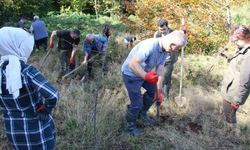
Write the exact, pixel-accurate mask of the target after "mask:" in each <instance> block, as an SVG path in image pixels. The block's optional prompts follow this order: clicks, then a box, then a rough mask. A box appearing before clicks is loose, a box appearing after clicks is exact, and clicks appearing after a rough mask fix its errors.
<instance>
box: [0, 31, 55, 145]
mask: <svg viewBox="0 0 250 150" xmlns="http://www.w3.org/2000/svg"><path fill="white" fill-rule="evenodd" d="M33 46H34V37H33V35H31V34H30V33H28V32H26V31H25V30H23V29H20V28H13V27H3V28H1V29H0V56H1V59H0V106H1V107H2V111H3V114H4V121H5V128H6V134H7V137H8V139H9V141H10V142H11V144H12V145H13V147H14V148H15V149H18V150H19V149H25V150H31V149H32V150H40V149H41V150H50V149H54V147H55V142H56V134H55V127H54V122H53V118H52V117H51V115H50V113H51V111H52V108H54V107H55V105H56V102H57V100H58V92H57V90H56V89H55V88H54V87H52V85H51V84H49V83H48V81H47V80H46V79H45V78H44V77H43V76H42V75H41V73H40V72H39V71H38V70H37V69H36V68H35V67H34V66H32V65H29V64H27V60H28V58H29V56H30V54H31V52H32V49H33Z"/></svg>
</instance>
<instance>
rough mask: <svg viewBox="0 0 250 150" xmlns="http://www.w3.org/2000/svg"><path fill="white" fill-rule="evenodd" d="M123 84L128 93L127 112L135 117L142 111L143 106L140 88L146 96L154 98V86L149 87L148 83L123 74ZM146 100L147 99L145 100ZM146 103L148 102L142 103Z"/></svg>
mask: <svg viewBox="0 0 250 150" xmlns="http://www.w3.org/2000/svg"><path fill="white" fill-rule="evenodd" d="M122 78H123V82H124V84H125V86H126V89H127V91H128V95H129V99H130V102H131V103H130V105H129V107H128V109H129V111H130V112H131V113H133V114H134V115H137V114H139V113H140V111H141V110H142V106H143V96H142V94H141V87H143V88H144V89H145V90H146V94H147V95H148V96H149V97H151V98H152V99H153V98H154V94H155V89H156V86H155V85H151V84H149V83H148V82H146V81H144V80H143V79H141V78H138V77H131V76H128V75H125V74H122ZM145 100H148V99H145ZM145 103H148V102H144V104H145Z"/></svg>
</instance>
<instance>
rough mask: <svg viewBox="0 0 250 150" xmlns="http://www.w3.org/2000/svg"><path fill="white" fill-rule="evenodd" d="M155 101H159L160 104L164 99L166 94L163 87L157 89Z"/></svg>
mask: <svg viewBox="0 0 250 150" xmlns="http://www.w3.org/2000/svg"><path fill="white" fill-rule="evenodd" d="M158 100H159V101H158ZM154 101H158V102H159V103H160V104H161V103H162V102H163V101H164V94H163V92H162V90H161V89H157V91H156V92H155V96H154Z"/></svg>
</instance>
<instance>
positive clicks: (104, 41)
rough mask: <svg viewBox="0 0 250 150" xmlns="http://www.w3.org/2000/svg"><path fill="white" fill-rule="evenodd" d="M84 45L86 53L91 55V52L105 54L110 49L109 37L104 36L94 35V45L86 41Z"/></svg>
mask: <svg viewBox="0 0 250 150" xmlns="http://www.w3.org/2000/svg"><path fill="white" fill-rule="evenodd" d="M83 45H84V46H83V50H84V52H85V53H88V54H90V53H91V52H99V53H102V54H105V53H106V49H107V47H108V37H106V36H104V35H94V41H93V42H92V43H90V42H88V41H87V40H86V39H85V40H84V41H83Z"/></svg>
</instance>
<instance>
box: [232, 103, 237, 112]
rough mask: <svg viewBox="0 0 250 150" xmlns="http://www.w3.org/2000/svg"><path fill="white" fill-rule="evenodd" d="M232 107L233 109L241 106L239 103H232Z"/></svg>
mask: <svg viewBox="0 0 250 150" xmlns="http://www.w3.org/2000/svg"><path fill="white" fill-rule="evenodd" d="M231 107H232V109H234V110H237V109H238V108H239V104H237V103H231Z"/></svg>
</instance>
